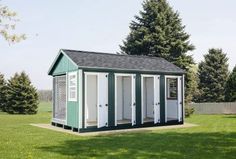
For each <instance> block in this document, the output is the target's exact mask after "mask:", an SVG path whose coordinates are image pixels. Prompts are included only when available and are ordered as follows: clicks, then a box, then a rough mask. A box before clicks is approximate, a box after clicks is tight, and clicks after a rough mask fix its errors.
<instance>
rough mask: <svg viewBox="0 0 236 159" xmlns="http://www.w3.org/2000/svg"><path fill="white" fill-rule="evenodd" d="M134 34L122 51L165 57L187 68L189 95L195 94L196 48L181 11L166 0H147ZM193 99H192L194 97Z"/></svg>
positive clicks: (130, 35) (129, 37) (188, 96)
mask: <svg viewBox="0 0 236 159" xmlns="http://www.w3.org/2000/svg"><path fill="white" fill-rule="evenodd" d="M130 30H131V32H130V34H129V35H128V36H127V38H126V39H125V40H124V41H123V45H121V46H120V49H121V53H123V54H124V53H127V54H130V55H149V56H156V57H163V58H165V59H166V60H168V61H170V62H173V63H174V64H176V65H177V66H179V67H180V68H182V69H184V70H186V72H187V74H186V78H185V79H186V96H187V98H191V97H190V96H191V94H194V91H192V89H191V87H192V85H193V83H192V82H193V81H192V80H190V79H191V75H192V73H191V72H190V69H191V66H192V65H193V64H194V61H193V58H192V56H191V55H188V54H187V52H188V51H192V50H194V46H193V45H192V44H190V42H189V38H190V35H189V34H187V33H186V32H185V26H184V25H182V21H181V19H180V17H179V13H178V12H174V11H173V9H172V8H171V7H170V5H169V4H168V2H167V1H166V0H146V1H144V3H143V11H140V15H139V16H135V21H132V22H131V24H130ZM191 100H192V99H190V101H191Z"/></svg>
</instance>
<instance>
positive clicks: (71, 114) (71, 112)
mask: <svg viewBox="0 0 236 159" xmlns="http://www.w3.org/2000/svg"><path fill="white" fill-rule="evenodd" d="M78 114H79V113H78V102H69V101H68V102H67V125H68V126H71V127H73V128H78V117H79V116H78Z"/></svg>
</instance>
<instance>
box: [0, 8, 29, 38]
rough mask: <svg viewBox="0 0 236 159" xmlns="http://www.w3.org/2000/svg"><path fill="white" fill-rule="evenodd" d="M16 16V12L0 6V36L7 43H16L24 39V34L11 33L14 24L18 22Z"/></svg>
mask: <svg viewBox="0 0 236 159" xmlns="http://www.w3.org/2000/svg"><path fill="white" fill-rule="evenodd" d="M16 16H17V14H16V12H14V11H11V10H10V9H9V8H8V7H7V6H4V5H1V4H0V35H1V36H2V37H3V38H4V39H5V40H7V41H8V42H9V43H16V42H20V41H21V40H25V39H26V36H25V34H19V35H17V34H15V33H13V31H14V30H15V27H16V22H18V21H19V20H18V19H17V18H16Z"/></svg>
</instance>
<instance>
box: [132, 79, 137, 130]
mask: <svg viewBox="0 0 236 159" xmlns="http://www.w3.org/2000/svg"><path fill="white" fill-rule="evenodd" d="M135 78H136V76H135V75H132V82H131V85H132V87H131V89H132V106H131V107H132V108H131V109H132V125H136V102H135V101H136V97H135Z"/></svg>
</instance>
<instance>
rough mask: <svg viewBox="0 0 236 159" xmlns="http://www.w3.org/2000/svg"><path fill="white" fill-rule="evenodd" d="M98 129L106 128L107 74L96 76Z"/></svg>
mask: <svg viewBox="0 0 236 159" xmlns="http://www.w3.org/2000/svg"><path fill="white" fill-rule="evenodd" d="M97 108H98V128H101V127H105V126H108V73H99V74H98V107H97Z"/></svg>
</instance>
